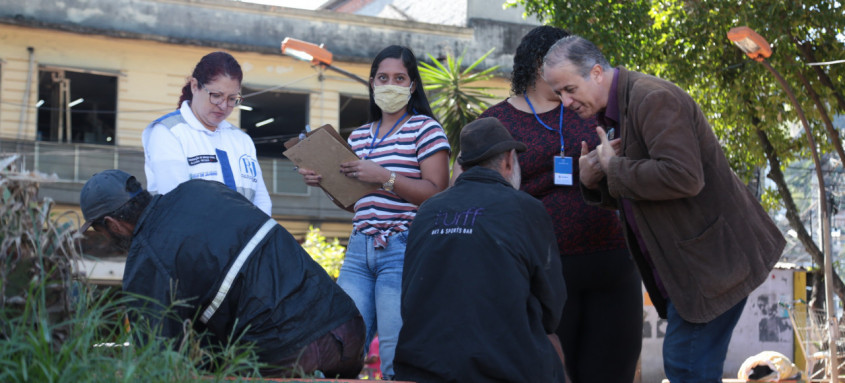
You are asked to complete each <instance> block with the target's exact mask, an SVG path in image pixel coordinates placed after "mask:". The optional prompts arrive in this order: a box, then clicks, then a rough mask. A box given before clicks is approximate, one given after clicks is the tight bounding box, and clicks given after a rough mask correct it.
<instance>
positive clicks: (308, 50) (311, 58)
mask: <svg viewBox="0 0 845 383" xmlns="http://www.w3.org/2000/svg"><path fill="white" fill-rule="evenodd" d="M282 54H284V55H288V56H291V57H295V58H297V59H300V60H303V61H308V62H311V64H314V65H319V66H320V67H323V68H326V69H330V70H333V71H335V72H337V73H340V74H342V75H344V76H346V77H349V78H351V79H353V80H355V81H358V82H360V83H362V84H364V86H366V87H368V88H369V86H370V83H369V82H367V80H365V79H363V78H361V77H360V76H358V75H356V74H355V73H352V72H348V71H345V70H343V69H340V68H338V67H336V66H333V65H332V53H331V52H329V51H328V50H327V49H326V48H323V46H322V45H317V44H313V43H309V42H306V41H302V40H297V39H294V38H290V37H285V39H284V40H282Z"/></svg>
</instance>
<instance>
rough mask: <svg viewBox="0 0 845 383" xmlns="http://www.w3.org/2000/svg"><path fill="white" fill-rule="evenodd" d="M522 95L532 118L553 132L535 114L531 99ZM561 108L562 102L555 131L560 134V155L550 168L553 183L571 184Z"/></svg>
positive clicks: (569, 158) (555, 158)
mask: <svg viewBox="0 0 845 383" xmlns="http://www.w3.org/2000/svg"><path fill="white" fill-rule="evenodd" d="M523 97H525V102H526V103H527V104H528V106H529V107H530V108H531V113H533V114H534V118H536V119H537V122H539V123H540V125H542V126H543V127H544V128H546V129H547V130H549V131H552V132H554V131H555V129H554V128H552V127H551V126H548V125H546V123H545V122H543V120H541V119H540V116H538V115H537V112H536V111H535V110H534V105H532V104H531V100H529V99H528V96H527V95H523ZM563 110H564V109H563V104H560V121H559V122H558V128H557V132H558V134H559V135H560V156H555V157H554V163H553V164H552V169H553V171H554V180H555V185H559V186H572V178H573V177H572V174H573V168H572V157H567V156H566V155H564V154H563V151H564V148H565V146H564V143H563Z"/></svg>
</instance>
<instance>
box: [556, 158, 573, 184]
mask: <svg viewBox="0 0 845 383" xmlns="http://www.w3.org/2000/svg"><path fill="white" fill-rule="evenodd" d="M552 168H553V169H554V172H555V174H554V176H555V185H560V186H572V157H566V156H564V155H563V152H562V151H561V155H560V156H555V158H554V166H553V167H552Z"/></svg>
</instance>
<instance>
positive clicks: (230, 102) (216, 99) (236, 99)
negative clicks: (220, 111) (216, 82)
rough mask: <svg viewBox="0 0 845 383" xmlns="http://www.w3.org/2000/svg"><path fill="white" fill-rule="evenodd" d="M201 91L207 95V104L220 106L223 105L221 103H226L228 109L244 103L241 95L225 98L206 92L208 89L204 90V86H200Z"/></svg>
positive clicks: (222, 95)
mask: <svg viewBox="0 0 845 383" xmlns="http://www.w3.org/2000/svg"><path fill="white" fill-rule="evenodd" d="M202 89H203V90H204V91H205V92H206V93H208V102H210V103H212V104H214V105H220V104H222V103H223V101H226V106H228V107H230V108H234V107H236V106H238V105H240V104H241V103H242V102H243V101H244V98H243V97H241V95H236V96H229V97H228V98H226V96H225V95H224V94H223V93H221V92H212V91H210V90H208V88H206V87H205V85H203V86H202Z"/></svg>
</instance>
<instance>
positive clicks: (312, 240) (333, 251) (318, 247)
mask: <svg viewBox="0 0 845 383" xmlns="http://www.w3.org/2000/svg"><path fill="white" fill-rule="evenodd" d="M302 248H304V249H305V251H307V252H308V254H309V255H310V256H311V258H314V260H315V261H317V263H318V264H320V266H323V268H324V269H326V272H327V273H328V274H329V276H330V277H332V279H335V280H337V276H338V275H339V274H340V267H341V266H342V265H343V259H344V258H345V254H346V248H344V247H343V246H341V245H340V242H339V241H338V240H337V238H335V239H334V240H333V241H332V242H329V241H328V240H327V239H326V237H325V236H324V235H323V234H322V233H320V229H315V228H314V227H313V226H309V227H308V234H306V235H305V242H304V243H303V244H302Z"/></svg>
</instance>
